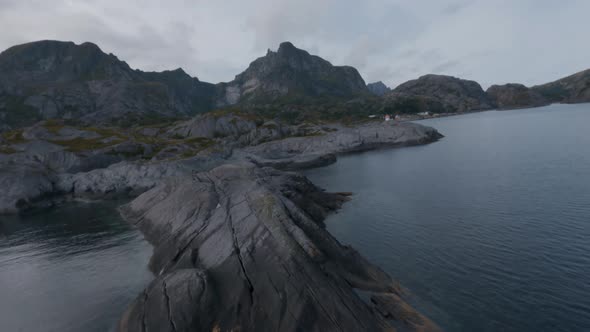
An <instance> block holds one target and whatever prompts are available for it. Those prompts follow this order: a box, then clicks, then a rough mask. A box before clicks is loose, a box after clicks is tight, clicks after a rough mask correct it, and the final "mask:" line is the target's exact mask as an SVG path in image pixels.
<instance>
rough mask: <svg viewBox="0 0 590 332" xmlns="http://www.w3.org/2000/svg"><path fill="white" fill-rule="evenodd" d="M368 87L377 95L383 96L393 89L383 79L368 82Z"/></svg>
mask: <svg viewBox="0 0 590 332" xmlns="http://www.w3.org/2000/svg"><path fill="white" fill-rule="evenodd" d="M367 89H369V92H371V93H372V94H374V95H376V96H383V95H384V94H386V93H388V92H390V91H391V89H390V88H389V87H388V86H387V85H385V84H384V83H383V82H381V81H379V82H374V83H369V84H367Z"/></svg>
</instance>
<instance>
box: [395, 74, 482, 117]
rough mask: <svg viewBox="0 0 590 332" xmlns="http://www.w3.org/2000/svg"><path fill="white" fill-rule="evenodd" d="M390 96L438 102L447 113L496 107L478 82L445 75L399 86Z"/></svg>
mask: <svg viewBox="0 0 590 332" xmlns="http://www.w3.org/2000/svg"><path fill="white" fill-rule="evenodd" d="M388 95H389V97H390V98H404V99H409V100H418V101H425V102H426V101H428V102H437V103H438V104H439V105H440V107H442V109H443V110H444V111H445V112H466V111H473V110H483V109H491V108H493V107H494V103H493V102H492V101H491V100H490V99H489V98H488V95H487V94H486V93H485V92H484V91H483V90H482V88H481V86H480V85H479V84H478V83H477V82H475V81H469V80H464V79H460V78H456V77H452V76H444V75H433V74H431V75H425V76H421V77H420V78H418V79H415V80H411V81H408V82H405V83H403V84H401V85H399V86H398V87H396V88H395V89H393V91H392V92H391V93H390V94H388ZM419 111H420V110H419ZM424 111H428V109H424Z"/></svg>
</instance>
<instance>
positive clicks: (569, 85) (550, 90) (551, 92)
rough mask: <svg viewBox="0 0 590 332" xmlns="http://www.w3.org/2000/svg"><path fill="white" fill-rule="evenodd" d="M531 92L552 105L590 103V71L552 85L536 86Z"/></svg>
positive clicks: (568, 77)
mask: <svg viewBox="0 0 590 332" xmlns="http://www.w3.org/2000/svg"><path fill="white" fill-rule="evenodd" d="M531 90H533V91H535V92H536V93H539V94H540V95H542V96H543V97H545V98H546V99H547V100H548V101H549V102H552V103H586V102H590V69H587V70H584V71H581V72H578V73H576V74H573V75H570V76H567V77H564V78H562V79H559V80H557V81H554V82H551V83H547V84H543V85H537V86H534V87H532V88H531Z"/></svg>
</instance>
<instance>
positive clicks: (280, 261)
mask: <svg viewBox="0 0 590 332" xmlns="http://www.w3.org/2000/svg"><path fill="white" fill-rule="evenodd" d="M346 199H347V198H346V196H342V195H340V194H332V193H327V192H324V191H321V190H320V189H319V188H317V187H315V186H314V185H313V184H311V183H310V182H309V181H308V180H307V179H306V178H305V177H303V176H301V175H297V174H295V173H283V172H280V171H276V170H273V169H271V168H262V169H261V168H258V167H256V166H254V165H252V164H247V163H246V164H226V165H223V166H220V167H218V168H215V169H213V170H211V171H209V172H205V173H198V174H195V175H194V176H193V177H192V178H189V179H182V178H177V179H175V180H170V181H168V182H166V183H163V184H160V185H158V186H157V187H155V188H153V189H151V190H149V191H147V192H145V193H144V194H142V195H141V196H139V197H138V198H137V199H135V200H134V201H133V202H131V203H130V204H128V205H126V206H124V207H123V208H122V213H123V215H124V216H125V217H126V218H127V219H128V220H129V221H131V222H132V223H134V224H135V225H137V226H138V227H139V228H140V229H141V230H142V231H143V232H144V234H145V235H146V237H147V238H148V240H149V241H150V242H152V243H153V244H154V246H155V249H154V256H153V258H152V261H151V263H150V266H151V268H152V270H154V271H155V272H156V273H157V274H158V275H159V276H160V277H159V278H158V279H157V280H156V281H155V282H154V283H153V284H152V285H150V286H149V287H148V289H147V290H146V291H145V292H144V294H142V295H140V296H139V297H138V299H137V300H136V301H135V303H134V304H133V305H132V306H131V308H130V309H129V310H128V314H126V315H125V316H124V317H123V319H122V323H121V325H120V330H121V331H153V330H161V329H163V330H171V328H170V327H169V326H172V325H173V323H172V322H176V321H177V320H176V318H173V319H172V320H171V319H169V318H170V317H207V318H209V321H208V322H206V323H207V324H208V325H207V324H205V325H203V322H202V321H198V322H194V320H191V319H186V318H183V319H182V320H180V319H179V321H180V323H178V324H179V325H182V326H183V327H184V328H186V329H187V330H215V329H216V328H217V329H219V330H220V331H230V330H243V331H302V330H304V331H334V330H341V331H393V328H392V326H391V325H390V324H389V323H388V322H387V320H386V319H385V317H383V316H382V315H380V314H378V312H376V311H374V310H373V309H372V308H371V306H370V305H368V304H367V303H365V302H363V300H361V298H360V297H359V296H358V295H357V293H356V292H355V289H361V290H365V291H368V292H379V293H391V294H395V293H397V292H398V291H397V285H396V283H395V282H394V281H393V280H392V279H391V278H390V277H389V276H388V275H387V274H385V273H384V272H383V271H381V270H380V269H378V268H377V267H375V266H373V265H371V264H370V263H368V262H367V261H366V260H364V259H363V258H362V257H361V256H360V255H359V254H358V253H356V252H355V251H354V250H352V249H351V248H349V247H344V246H342V245H340V244H339V243H338V241H336V240H335V239H334V238H333V237H332V236H331V235H330V234H329V233H328V232H327V231H326V230H325V229H324V228H323V226H322V219H323V218H324V216H325V214H326V213H328V212H329V211H333V210H335V209H337V208H338V207H339V206H340V205H341V204H342V203H343V202H344V201H345V200H346ZM187 270H189V271H195V272H194V273H197V274H198V275H199V276H200V277H199V278H198V279H199V280H208V282H206V283H205V284H206V287H205V288H207V289H208V290H209V291H210V292H211V293H213V294H215V295H216V296H215V297H214V298H213V297H211V298H209V300H208V301H200V299H202V298H203V297H202V296H194V295H191V292H187V291H185V292H178V293H175V296H174V297H171V296H170V292H168V297H169V298H170V299H171V300H170V301H169V302H170V303H171V304H170V305H168V306H166V305H163V304H162V303H165V302H166V301H165V298H166V296H165V295H164V296H162V295H160V294H165V292H164V290H162V288H164V289H166V288H165V286H163V285H168V284H169V282H168V281H167V280H169V279H170V278H174V277H175V276H176V274H177V273H179V271H182V273H186V272H184V271H187ZM177 280H179V279H177ZM195 283H196V282H195V281H194V278H185V279H184V281H182V282H181V284H182V285H184V286H180V285H175V287H184V288H185V289H186V288H189V285H191V284H195ZM168 287H170V286H168ZM146 294H147V297H146ZM151 294H156V295H155V296H156V299H155V300H150V298H151V297H152V295H151ZM198 294H202V292H201V293H198ZM194 298H197V299H199V300H198V301H195V300H194ZM177 303H179V304H180V307H182V308H183V309H184V310H185V311H182V312H183V314H180V313H177V312H176V309H173V310H170V308H175V306H176V304H177ZM212 308H215V310H213V311H212ZM129 313H131V314H129ZM149 316H155V317H160V318H161V319H160V320H157V321H156V320H149V319H148V320H143V318H142V317H149ZM166 317H168V319H166ZM187 322H192V323H190V324H189V325H186V324H187ZM191 324H192V325H191Z"/></svg>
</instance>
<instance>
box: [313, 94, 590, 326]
mask: <svg viewBox="0 0 590 332" xmlns="http://www.w3.org/2000/svg"><path fill="white" fill-rule="evenodd" d="M420 123H422V124H424V125H429V126H433V127H435V128H437V129H438V130H439V131H440V132H441V133H443V134H444V135H445V136H446V137H445V138H444V139H442V140H441V141H439V142H436V143H433V144H430V145H426V146H418V147H411V148H403V149H394V150H381V151H374V152H368V153H363V154H357V155H349V156H343V157H340V158H339V161H338V162H337V163H336V164H334V165H331V166H329V167H325V168H320V169H315V170H311V171H308V172H306V174H307V175H308V176H309V177H310V178H311V179H312V180H313V181H314V182H315V183H316V184H318V185H320V186H322V187H324V188H326V189H328V190H332V191H353V192H354V193H355V195H354V196H353V200H352V201H351V202H349V203H347V204H346V205H345V206H344V208H343V210H341V211H340V212H339V213H338V214H336V215H332V216H331V217H329V218H328V220H327V226H328V229H329V230H330V232H331V233H332V234H334V235H335V236H336V237H337V238H338V239H339V240H340V241H342V242H345V243H349V244H352V245H353V246H354V247H355V248H357V249H358V250H359V251H360V252H361V253H362V254H364V255H365V256H366V257H368V258H369V259H370V260H371V261H373V262H374V263H376V264H378V265H379V266H381V267H382V268H383V269H385V270H386V271H387V272H389V273H390V274H391V275H392V276H394V277H395V278H397V279H399V280H400V282H401V283H402V285H404V286H405V287H406V288H407V289H408V290H409V292H410V293H411V294H412V301H413V302H414V304H415V305H416V306H417V307H418V308H420V309H421V310H422V311H423V312H425V313H427V314H428V315H429V316H430V317H431V318H433V319H434V320H435V321H436V322H438V323H439V324H440V325H441V326H443V327H445V328H446V329H447V330H448V331H531V332H532V331H535V332H537V331H552V332H555V331H590V104H580V105H552V106H548V107H544V108H537V109H526V110H515V111H504V112H497V111H491V112H484V113H476V114H469V115H463V116H457V117H449V118H441V119H432V120H427V121H422V122H420Z"/></svg>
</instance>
